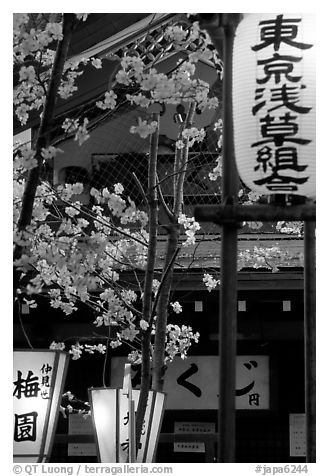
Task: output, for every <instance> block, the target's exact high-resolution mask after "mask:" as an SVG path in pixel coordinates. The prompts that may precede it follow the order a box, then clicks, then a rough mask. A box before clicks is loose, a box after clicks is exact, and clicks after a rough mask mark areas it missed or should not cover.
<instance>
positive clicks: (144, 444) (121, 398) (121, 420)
mask: <svg viewBox="0 0 329 476" xmlns="http://www.w3.org/2000/svg"><path fill="white" fill-rule="evenodd" d="M139 394H140V391H139V390H132V398H133V400H134V402H135V408H136V409H137V405H138V400H139ZM89 400H90V403H91V408H92V417H93V424H94V431H95V436H96V443H97V454H98V460H99V461H100V462H101V463H127V462H128V450H129V425H128V423H129V418H130V413H129V405H128V398H127V397H126V395H125V393H124V391H123V389H119V388H106V387H101V388H90V389H89ZM164 403H165V394H164V393H161V392H154V391H152V390H150V391H149V397H148V401H147V407H146V413H145V420H144V428H143V431H142V436H141V441H140V447H139V449H138V451H137V457H136V462H137V463H143V462H146V463H152V462H153V461H154V459H155V452H156V447H157V443H158V439H159V434H160V429H161V422H162V417H163V412H164Z"/></svg>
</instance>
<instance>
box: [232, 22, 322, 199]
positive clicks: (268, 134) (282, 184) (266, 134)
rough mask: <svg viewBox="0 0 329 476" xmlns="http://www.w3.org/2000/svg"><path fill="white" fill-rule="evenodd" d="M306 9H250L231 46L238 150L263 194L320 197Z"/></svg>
mask: <svg viewBox="0 0 329 476" xmlns="http://www.w3.org/2000/svg"><path fill="white" fill-rule="evenodd" d="M314 23H315V22H314V16H313V15H309V14H303V13H262V14H248V15H246V16H245V17H244V19H243V20H242V21H241V23H240V24H239V25H238V27H237V30H236V37H235V40H234V47H233V85H232V88H233V98H232V99H233V124H234V144H235V156H236V163H237V168H238V172H239V175H240V177H241V179H242V180H243V182H244V183H245V184H246V185H247V186H248V187H249V188H250V189H252V190H254V191H256V192H258V193H259V194H293V195H302V196H308V197H313V196H315V130H316V126H315V92H316V91H315V69H316V65H315V27H314Z"/></svg>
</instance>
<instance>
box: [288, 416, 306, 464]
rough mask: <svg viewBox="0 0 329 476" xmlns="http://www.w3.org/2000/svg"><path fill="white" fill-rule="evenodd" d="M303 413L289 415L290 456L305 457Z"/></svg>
mask: <svg viewBox="0 0 329 476" xmlns="http://www.w3.org/2000/svg"><path fill="white" fill-rule="evenodd" d="M305 424H306V422H305V413H290V415H289V440H290V441H289V443H290V456H306V428H305Z"/></svg>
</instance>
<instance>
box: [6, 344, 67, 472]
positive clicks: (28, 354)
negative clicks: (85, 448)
mask: <svg viewBox="0 0 329 476" xmlns="http://www.w3.org/2000/svg"><path fill="white" fill-rule="evenodd" d="M68 360H69V355H68V354H67V353H66V352H61V351H54V350H48V349H47V350H15V351H14V379H13V384H14V391H13V400H14V405H13V406H14V462H15V463H45V462H48V461H49V459H50V456H51V450H52V445H53V441H54V436H55V431H56V425H57V418H58V414H59V406H60V403H61V398H62V394H63V386H64V382H65V377H66V372H67V365H68Z"/></svg>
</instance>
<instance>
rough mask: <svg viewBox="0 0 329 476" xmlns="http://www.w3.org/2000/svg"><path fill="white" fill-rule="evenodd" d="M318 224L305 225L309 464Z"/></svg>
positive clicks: (311, 454)
mask: <svg viewBox="0 0 329 476" xmlns="http://www.w3.org/2000/svg"><path fill="white" fill-rule="evenodd" d="M315 285H316V272H315V222H304V354H305V358H304V362H305V414H306V462H307V463H315V462H316V420H315V415H316V388H315V382H316V319H315V317H316V293H315Z"/></svg>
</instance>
